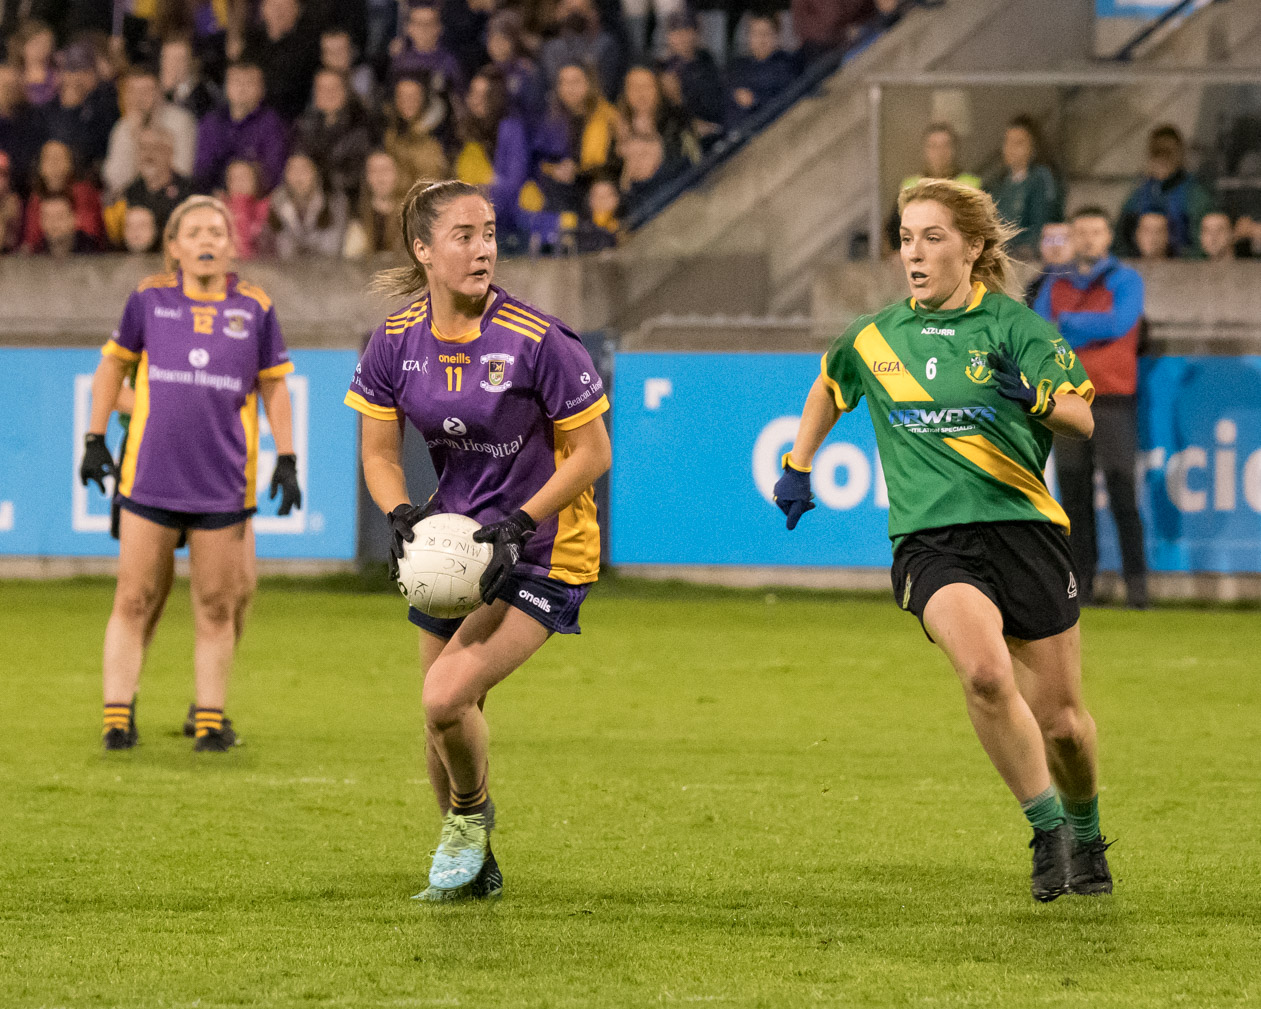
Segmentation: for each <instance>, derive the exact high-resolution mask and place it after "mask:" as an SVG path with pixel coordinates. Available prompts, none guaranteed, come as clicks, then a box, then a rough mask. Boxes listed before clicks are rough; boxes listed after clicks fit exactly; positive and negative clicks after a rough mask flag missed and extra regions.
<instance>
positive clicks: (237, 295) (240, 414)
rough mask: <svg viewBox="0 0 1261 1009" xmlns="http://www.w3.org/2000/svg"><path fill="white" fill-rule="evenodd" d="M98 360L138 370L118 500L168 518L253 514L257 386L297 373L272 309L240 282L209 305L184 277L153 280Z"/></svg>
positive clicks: (232, 280)
mask: <svg viewBox="0 0 1261 1009" xmlns="http://www.w3.org/2000/svg"><path fill="white" fill-rule="evenodd" d="M101 353H103V354H109V355H110V356H111V357H116V358H118V359H119V360H122V361H127V362H134V363H135V364H136V405H135V408H134V410H133V411H132V414H131V425H130V427H129V428H128V433H127V450H126V452H125V453H124V454H123V461H122V466H121V467H120V473H119V477H118V492H119V493H120V494H122V495H123V496H124V497H127V498H130V499H131V500H133V501H135V502H137V503H138V504H142V505H149V506H150V507H153V508H166V509H168V510H170V511H181V512H234V511H242V510H244V509H247V508H253V507H254V506H255V500H254V497H255V480H256V476H257V470H258V397H257V395H256V389H257V387H258V382H259V380H260V379H268V378H279V377H280V376H282V375H286V374H288V373H289V372H291V371H293V364H292V363H291V362H290V360H289V353H288V351H286V350H285V343H284V340H283V339H282V338H281V335H280V324H279V323H278V322H277V321H276V312H275V310H274V309H273V308H272V304H271V299H270V298H268V297H267V295H266V294H264V293H263V292H262V291H261V290H260V289H259V288H257V287H254V286H252V285H250V284H245V283H241V282H240V281H238V280H237V279H236V276H235V275H229V277H228V291H227V294H226V295H224V296H222V297H220V298H216V299H213V300H204V301H203V300H200V299H196V298H192V297H190V296H189V295H187V294H185V293H184V284H183V278H182V276H181V275H180V274H179V273H167V274H159V275H158V276H155V277H149V278H148V279H147V280H144V281H142V282H141V284H140V286H139V287H138V288H136V290H135V292H134V293H133V294H132V295H131V297H130V298H128V299H127V307H126V308H124V309H123V318H122V322H120V323H119V324H118V329H117V330H115V331H114V337H113V339H111V340H110V341H109V342H108V343H106V344H105V346H104V348H102V350H101Z"/></svg>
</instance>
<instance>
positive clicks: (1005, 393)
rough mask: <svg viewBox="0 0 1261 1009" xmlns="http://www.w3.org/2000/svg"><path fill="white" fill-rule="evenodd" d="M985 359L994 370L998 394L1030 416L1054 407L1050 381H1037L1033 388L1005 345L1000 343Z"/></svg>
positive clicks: (1036, 415)
mask: <svg viewBox="0 0 1261 1009" xmlns="http://www.w3.org/2000/svg"><path fill="white" fill-rule="evenodd" d="M985 360H986V361H987V362H988V363H989V366H990V369H991V370H992V371H993V372H994V384H995V385H996V386H997V387H998V394H999V395H1000V396H1002V397H1004V398H1005V399H1009V400H1011V401H1012V402H1013V403H1019V404H1020V409H1022V410H1024V412H1025V413H1027V414H1029V416H1030V417H1045V416H1046V415H1047V414H1048V413H1050V412H1051V411H1052V410H1053V409H1055V397H1054V396H1052V395H1051V383H1050V382H1039V383H1038V387H1037V388H1036V389H1035V388H1033V387H1032V386H1031V385H1030V384H1029V381H1028V379H1026V378H1025V377H1024V375H1022V374H1021V373H1020V365H1019V364H1017V363H1016V359H1015V358H1014V357H1012V356H1011V352H1010V351H1008V349H1007V347H1006V345H1003V344H1000V345H999V348H998V350H997V351H993V350H991V351H990V352H989V353H988V354H986V355H985Z"/></svg>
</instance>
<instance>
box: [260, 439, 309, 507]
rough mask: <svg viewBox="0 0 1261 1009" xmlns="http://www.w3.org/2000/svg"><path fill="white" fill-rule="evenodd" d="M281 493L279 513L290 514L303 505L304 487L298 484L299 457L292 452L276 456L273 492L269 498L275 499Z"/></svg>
mask: <svg viewBox="0 0 1261 1009" xmlns="http://www.w3.org/2000/svg"><path fill="white" fill-rule="evenodd" d="M277 494H279V495H280V508H279V509H278V510H277V512H276V514H277V515H288V514H289V513H290V512H291V511H293V509H295V508H301V507H302V488H301V487H299V486H298V457H297V456H296V455H294V454H293V453H292V452H290V453H287V454H285V455H278V456H276V468H275V469H274V470H272V474H271V493H269V494H268V495H267V500H269V501H275V500H276V495H277Z"/></svg>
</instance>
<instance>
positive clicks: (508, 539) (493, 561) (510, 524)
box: [473, 508, 537, 603]
mask: <svg viewBox="0 0 1261 1009" xmlns="http://www.w3.org/2000/svg"><path fill="white" fill-rule="evenodd" d="M536 529H537V526H536V525H535V523H534V519H532V518H530V516H529V515H528V514H526V512H525V511H523V510H522V509H519V508H518V509H517V510H516V511H515V512H513V513H512V514H511V515H509V516H508V517H507V518H506V519H502V520H501V521H499V522H491V523H490V524H489V525H484V526H482V527H481V528H480V529H478V530H477V532H475V533H473V539H474V540H475V541H476V542H478V543H489V544H491V547H492V549H493V553H492V554H491V558H490V564H489V565H488V566H487V567H486V570H485V571H484V572H483V573H482V582H481V589H482V602H484V603H491V602H494V600H495V597H496V596H497V595H499V590H500V589H502V588H503V587H504V584H505V583H506V582H507V581H508V576H509V575H511V574H512V569H513V568H515V567H516V566H517V561H519V560H521V548H522V547H523V546H525V542H526V540H528V539H529V538H530V537H531V536H533V535H534V533H535V530H536Z"/></svg>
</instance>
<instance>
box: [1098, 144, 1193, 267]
mask: <svg viewBox="0 0 1261 1009" xmlns="http://www.w3.org/2000/svg"><path fill="white" fill-rule="evenodd" d="M1185 162H1186V145H1185V144H1184V143H1183V141H1182V134H1181V133H1179V132H1178V130H1177V128H1176V127H1174V126H1169V125H1165V126H1157V127H1156V128H1155V129H1154V130H1152V132H1151V135H1150V136H1149V137H1148V139H1147V175H1146V177H1145V178H1144V179H1143V180H1142V181H1141V182H1140V183H1139V184H1138V186H1137V187H1136V188H1135V189H1134V191H1133V192H1132V193H1130V195H1129V198H1128V199H1127V200H1126V201H1125V206H1123V207H1122V208H1121V216H1120V218H1119V219H1118V220H1117V228H1116V232H1117V234H1116V247H1115V249H1114V251H1115V252H1116V254H1117V255H1118V256H1123V257H1132V256H1136V255H1138V251H1139V250H1138V245H1137V243H1136V242H1135V237H1134V233H1135V231H1137V229H1138V222H1139V218H1141V217H1142V216H1143V215H1144V214H1164V215H1165V217H1166V218H1168V220H1169V247H1170V253H1171V254H1172V255H1174V256H1183V255H1188V254H1194V253H1197V252H1198V251H1199V246H1198V242H1199V235H1200V221H1201V220H1203V218H1204V215H1205V214H1207V213H1208V212H1209V211H1210V210H1211V209H1212V208H1213V199H1212V196H1210V194H1209V192H1208V190H1207V189H1205V188H1204V186H1203V185H1201V183H1200V181H1199V180H1198V179H1196V177H1195V176H1194V175H1192V174H1191V173H1190V172H1189V171H1187V169H1186V164H1185Z"/></svg>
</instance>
